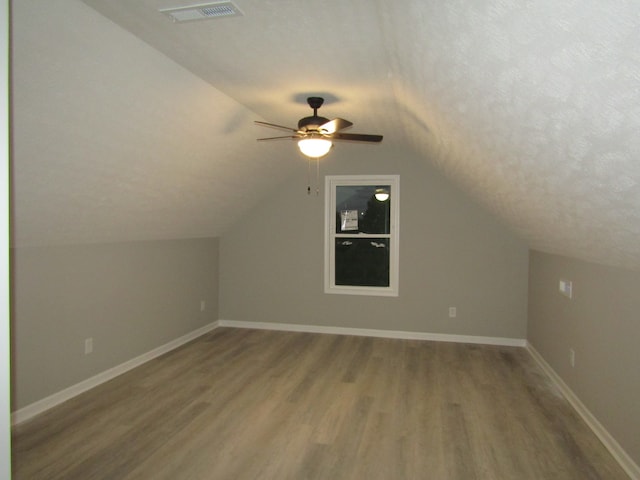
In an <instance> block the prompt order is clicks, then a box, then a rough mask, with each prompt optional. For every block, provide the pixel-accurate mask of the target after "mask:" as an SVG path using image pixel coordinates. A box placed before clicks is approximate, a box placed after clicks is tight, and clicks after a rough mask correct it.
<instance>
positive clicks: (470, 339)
mask: <svg viewBox="0 0 640 480" xmlns="http://www.w3.org/2000/svg"><path fill="white" fill-rule="evenodd" d="M219 326H220V327H232V328H255V329H258V330H279V331H287V332H306V333H328V334H334V335H357V336H361V337H380V338H398V339H404V340H431V341H435V342H453V343H478V344H483V345H501V346H507V347H524V346H526V344H527V341H526V340H525V339H523V338H503V337H479V336H475V335H451V334H447V333H426V332H406V331H398V330H372V329H369V328H348V327H325V326H319V325H301V324H293V323H268V322H245V321H239V320H219Z"/></svg>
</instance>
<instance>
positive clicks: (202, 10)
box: [159, 2, 242, 22]
mask: <svg viewBox="0 0 640 480" xmlns="http://www.w3.org/2000/svg"><path fill="white" fill-rule="evenodd" d="M159 11H160V12H162V13H164V14H165V15H167V16H169V17H170V18H171V19H172V20H173V21H174V22H190V21H193V20H206V19H208V18H220V17H238V16H241V15H242V12H241V11H240V9H239V8H238V7H237V6H236V5H235V4H234V3H233V2H215V3H201V4H198V5H190V6H188V7H175V8H162V9H160V10H159Z"/></svg>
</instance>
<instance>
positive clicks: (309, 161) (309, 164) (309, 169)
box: [307, 157, 311, 195]
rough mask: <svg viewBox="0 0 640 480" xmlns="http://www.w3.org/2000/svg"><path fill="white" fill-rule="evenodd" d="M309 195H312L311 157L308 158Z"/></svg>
mask: <svg viewBox="0 0 640 480" xmlns="http://www.w3.org/2000/svg"><path fill="white" fill-rule="evenodd" d="M307 195H311V157H307Z"/></svg>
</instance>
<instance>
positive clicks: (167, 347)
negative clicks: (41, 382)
mask: <svg viewBox="0 0 640 480" xmlns="http://www.w3.org/2000/svg"><path fill="white" fill-rule="evenodd" d="M217 327H218V322H217V321H215V322H212V323H210V324H208V325H205V326H204V327H201V328H198V329H197V330H193V331H192V332H189V333H187V334H186V335H183V336H182V337H179V338H176V339H175V340H172V341H170V342H168V343H165V344H164V345H161V346H159V347H157V348H154V349H153V350H150V351H149V352H147V353H143V354H142V355H140V356H138V357H135V358H132V359H131V360H128V361H126V362H124V363H121V364H120V365H117V366H115V367H113V368H110V369H109V370H105V371H104V372H101V373H99V374H97V375H94V376H93V377H90V378H88V379H86V380H83V381H82V382H80V383H77V384H75V385H72V386H70V387H68V388H65V389H64V390H61V391H60V392H57V393H54V394H53V395H50V396H48V397H45V398H43V399H42V400H38V401H37V402H34V403H32V404H30V405H27V406H26V407H23V408H21V409H19V410H16V411H15V412H12V413H11V424H12V425H17V424H19V423H22V422H24V421H26V420H29V419H30V418H33V417H35V416H36V415H38V414H40V413H42V412H44V411H46V410H49V409H50V408H52V407H55V406H56V405H59V404H60V403H62V402H65V401H67V400H70V399H71V398H73V397H75V396H77V395H80V394H81V393H83V392H86V391H87V390H91V389H92V388H94V387H97V386H98V385H100V384H101V383H105V382H107V381H109V380H111V379H113V378H115V377H117V376H118V375H122V374H123V373H125V372H128V371H129V370H131V369H133V368H136V367H138V366H140V365H142V364H143V363H146V362H148V361H149V360H153V359H154V358H156V357H159V356H160V355H163V354H165V353H167V352H170V351H171V350H174V349H176V348H178V347H180V346H182V345H184V344H185V343H187V342H190V341H191V340H194V339H196V338H198V337H200V336H202V335H204V334H205V333H208V332H210V331H211V330H214V329H215V328H217Z"/></svg>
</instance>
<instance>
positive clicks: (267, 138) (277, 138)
mask: <svg viewBox="0 0 640 480" xmlns="http://www.w3.org/2000/svg"><path fill="white" fill-rule="evenodd" d="M283 138H300V135H284V136H282V137H266V138H256V140H258V141H259V142H260V141H262V140H281V139H283Z"/></svg>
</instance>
